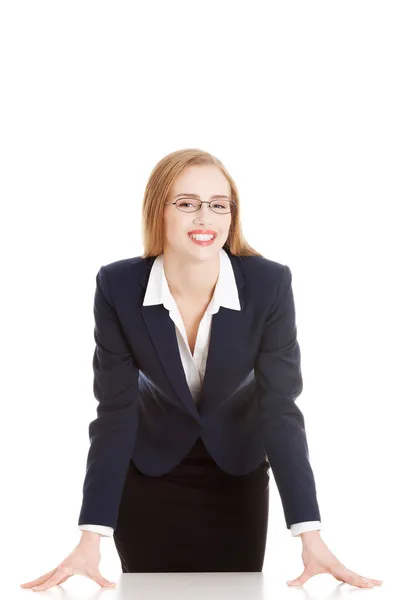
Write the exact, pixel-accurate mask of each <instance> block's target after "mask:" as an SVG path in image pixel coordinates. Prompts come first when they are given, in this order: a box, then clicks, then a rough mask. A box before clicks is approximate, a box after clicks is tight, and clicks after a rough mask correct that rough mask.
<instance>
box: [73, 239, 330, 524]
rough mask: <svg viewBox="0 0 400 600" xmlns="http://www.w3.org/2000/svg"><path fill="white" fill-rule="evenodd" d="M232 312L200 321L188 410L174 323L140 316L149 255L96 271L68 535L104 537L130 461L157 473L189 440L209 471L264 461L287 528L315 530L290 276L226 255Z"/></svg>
mask: <svg viewBox="0 0 400 600" xmlns="http://www.w3.org/2000/svg"><path fill="white" fill-rule="evenodd" d="M224 249H225V250H226V251H227V254H228V256H229V258H230V260H231V263H232V267H233V270H234V274H235V279H236V284H237V287H238V294H239V298H240V305H241V310H240V311H238V310H231V309H228V308H225V307H223V306H221V307H220V309H219V311H218V312H217V313H215V314H213V315H212V322H211V334H210V345H209V352H208V357H207V364H206V371H205V375H204V381H203V387H202V392H201V396H200V400H199V404H198V405H196V404H195V402H194V400H193V397H192V394H191V392H190V389H189V387H188V384H187V381H186V376H185V372H184V370H183V365H182V361H181V358H180V354H179V347H178V341H177V338H176V330H175V324H174V322H173V321H172V319H170V317H169V312H168V310H167V309H166V308H165V307H164V306H163V305H162V304H159V305H153V306H143V305H142V303H143V299H144V295H145V291H146V286H147V282H148V278H149V274H150V269H151V266H152V264H153V261H154V260H155V257H150V258H145V259H144V258H141V257H134V258H127V259H123V260H118V261H116V262H113V263H110V264H107V265H105V266H102V267H101V268H100V270H99V271H98V273H97V275H96V290H95V297H94V317H95V327H94V337H95V342H96V347H95V351H94V356H93V371H94V383H93V391H94V395H95V398H96V399H97V401H98V405H97V417H96V418H95V419H94V420H93V421H91V423H90V424H89V438H90V447H89V452H88V457H87V465H86V474H85V479H84V483H83V500H82V506H81V510H80V514H79V520H78V526H79V525H83V524H86V523H95V524H97V525H106V526H109V527H113V528H114V529H115V527H116V524H117V516H118V508H119V504H120V500H121V496H122V490H123V486H124V482H125V477H126V474H127V471H128V467H129V463H130V460H133V462H134V463H135V465H136V467H137V468H138V469H139V470H140V471H142V472H143V473H145V474H146V475H149V476H153V477H154V476H159V475H163V474H164V473H166V472H167V471H169V470H170V469H172V468H173V467H174V466H176V465H177V464H178V463H179V462H180V461H181V460H182V458H183V457H184V456H185V455H186V454H187V453H188V452H189V450H190V449H191V447H192V446H193V444H194V443H195V441H196V439H197V438H198V437H199V436H200V437H201V438H202V440H203V442H204V444H205V446H206V448H207V450H208V452H209V453H210V454H211V456H212V457H213V459H214V460H215V462H216V463H217V464H218V465H219V466H220V467H221V469H223V470H225V471H226V472H228V473H231V474H232V475H244V474H246V473H248V472H250V471H252V470H253V469H255V468H256V467H257V466H258V465H259V464H260V462H261V461H262V460H263V459H264V458H265V457H267V460H268V463H269V466H270V467H271V468H272V472H273V474H274V479H275V481H276V484H277V487H278V491H279V494H280V497H281V501H282V505H283V510H284V516H285V521H286V525H287V528H288V529H290V526H291V525H292V524H293V523H299V522H303V521H321V515H320V511H319V507H318V502H317V494H316V486H315V480H314V475H313V471H312V468H311V465H310V461H309V454H308V445H307V438H306V431H305V425H304V417H303V414H302V412H301V410H300V409H299V407H298V406H297V404H296V402H295V401H296V399H297V397H298V396H299V395H300V393H301V391H302V388H303V382H302V375H301V366H300V348H299V344H298V341H297V330H296V321H295V306H294V298H293V290H292V274H291V271H290V268H289V267H288V266H287V265H282V264H280V263H278V262H275V261H272V260H270V259H267V258H265V257H263V256H235V255H232V254H231V253H230V252H229V250H228V249H226V248H224Z"/></svg>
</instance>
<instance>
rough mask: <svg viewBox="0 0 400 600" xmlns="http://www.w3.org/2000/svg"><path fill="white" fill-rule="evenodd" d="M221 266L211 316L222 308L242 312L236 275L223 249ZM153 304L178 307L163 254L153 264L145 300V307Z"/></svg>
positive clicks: (212, 301) (220, 255)
mask: <svg viewBox="0 0 400 600" xmlns="http://www.w3.org/2000/svg"><path fill="white" fill-rule="evenodd" d="M219 265H220V269H219V277H218V279H217V284H216V286H215V289H214V294H213V297H212V299H211V302H210V304H209V306H208V307H207V312H208V313H209V314H214V313H217V312H218V310H219V307H220V306H224V307H225V308H231V309H232V310H240V301H239V296H238V291H237V285H236V279H235V273H234V271H233V268H232V263H231V261H230V258H229V256H228V255H227V253H226V252H225V250H224V249H223V248H220V251H219ZM153 304H163V305H164V306H165V308H166V309H167V310H172V309H173V308H174V307H175V306H176V303H175V300H174V298H173V296H172V294H171V292H170V290H169V287H168V282H167V279H166V277H165V273H164V254H163V253H161V254H159V255H158V256H157V257H156V259H155V261H154V263H153V266H152V268H151V271H150V275H149V280H148V284H147V288H146V293H145V296H144V300H143V306H151V305H153Z"/></svg>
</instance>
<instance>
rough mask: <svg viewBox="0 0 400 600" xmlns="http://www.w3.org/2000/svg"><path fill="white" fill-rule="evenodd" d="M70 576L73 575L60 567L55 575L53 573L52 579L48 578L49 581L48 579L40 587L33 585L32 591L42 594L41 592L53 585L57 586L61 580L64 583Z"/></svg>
mask: <svg viewBox="0 0 400 600" xmlns="http://www.w3.org/2000/svg"><path fill="white" fill-rule="evenodd" d="M72 575H73V573H71V572H70V571H69V570H67V569H65V568H63V567H61V568H60V569H58V570H57V571H56V573H54V575H53V576H52V577H50V579H48V580H47V581H45V582H44V583H42V584H41V585H35V586H34V587H33V588H32V589H33V590H34V591H35V592H42V591H43V590H48V589H49V588H51V587H53V586H54V585H58V584H59V583H61V580H62V581H65V580H66V579H68V577H71V576H72Z"/></svg>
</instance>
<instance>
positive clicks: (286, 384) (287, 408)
mask: <svg viewBox="0 0 400 600" xmlns="http://www.w3.org/2000/svg"><path fill="white" fill-rule="evenodd" d="M300 358H301V357H300V348H299V344H298V342H297V329H296V319H295V306H294V298H293V290H292V274H291V271H290V269H289V267H288V266H287V265H284V266H283V270H282V278H281V281H280V284H279V288H278V293H277V297H276V300H275V303H274V305H273V307H272V309H271V311H270V313H269V315H268V318H267V319H266V322H265V324H264V331H263V335H262V339H261V344H260V348H259V352H258V355H257V359H256V364H255V377H256V380H257V395H258V400H259V416H260V428H261V434H262V439H263V442H264V447H265V450H266V453H267V456H268V461H269V463H270V465H271V468H272V471H273V474H274V478H275V481H276V484H277V487H278V491H279V494H280V496H281V500H282V505H283V511H284V515H285V521H286V526H287V528H288V529H290V528H291V525H292V524H296V523H303V522H305V521H321V516H320V512H319V507H318V502H317V494H316V487H315V481H314V475H313V471H312V468H311V465H310V462H309V454H308V445H307V438H306V431H305V424H304V417H303V414H302V412H301V410H300V409H299V407H298V406H297V405H296V403H295V401H296V399H297V397H298V396H299V395H300V394H301V392H302V389H303V381H302V375H301V367H300ZM314 529H315V527H314Z"/></svg>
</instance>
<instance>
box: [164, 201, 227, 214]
mask: <svg viewBox="0 0 400 600" xmlns="http://www.w3.org/2000/svg"><path fill="white" fill-rule="evenodd" d="M200 206H201V202H200V200H195V199H192V198H186V199H185V198H182V199H181V200H177V202H176V207H177V208H178V209H179V210H182V211H183V212H195V211H196V210H199V209H200ZM210 208H211V209H212V210H213V211H214V212H216V213H229V212H231V204H230V202H229V200H213V201H212V202H211V203H210Z"/></svg>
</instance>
